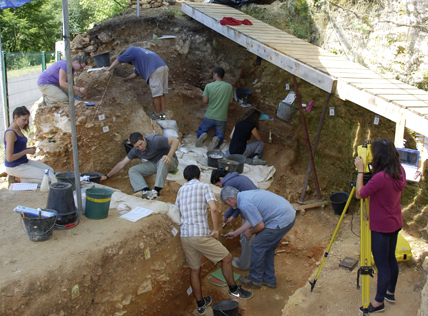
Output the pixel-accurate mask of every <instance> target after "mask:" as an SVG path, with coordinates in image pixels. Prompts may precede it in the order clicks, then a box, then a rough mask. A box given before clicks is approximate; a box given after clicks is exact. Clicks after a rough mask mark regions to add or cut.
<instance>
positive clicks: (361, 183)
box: [355, 157, 364, 199]
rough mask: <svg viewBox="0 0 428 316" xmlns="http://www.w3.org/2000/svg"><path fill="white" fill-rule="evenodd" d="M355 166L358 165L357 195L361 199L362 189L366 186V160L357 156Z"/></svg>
mask: <svg viewBox="0 0 428 316" xmlns="http://www.w3.org/2000/svg"><path fill="white" fill-rule="evenodd" d="M355 167H357V170H358V176H357V186H356V188H355V197H356V198H357V199H361V195H360V192H361V189H362V188H363V187H364V180H363V178H364V161H363V158H361V157H357V158H355Z"/></svg>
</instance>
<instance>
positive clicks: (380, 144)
mask: <svg viewBox="0 0 428 316" xmlns="http://www.w3.org/2000/svg"><path fill="white" fill-rule="evenodd" d="M371 151H372V156H373V160H372V168H373V177H372V178H371V179H370V180H369V182H367V184H366V185H364V181H363V176H364V161H363V159H362V158H361V157H357V158H355V166H356V167H357V169H358V178H357V187H356V197H357V199H365V198H367V197H369V196H370V208H369V209H370V230H371V237H372V238H371V240H372V243H371V247H372V253H373V258H374V261H375V263H376V267H377V269H378V279H377V292H376V297H375V299H374V300H372V301H371V303H370V305H369V307H368V312H369V313H376V312H381V311H383V310H384V309H385V304H384V302H383V301H384V299H385V300H387V301H388V302H391V303H395V296H394V292H395V286H396V284H397V279H398V263H397V259H396V258H395V247H396V245H397V236H398V232H399V231H400V229H401V227H402V226H403V218H402V215H401V205H400V203H401V192H402V191H403V190H404V187H405V185H406V175H405V172H404V169H403V167H401V163H400V155H399V153H398V151H397V149H395V146H394V144H393V143H392V142H391V141H390V140H389V139H387V138H381V139H378V140H376V141H374V142H373V144H372V146H371ZM360 311H361V312H363V306H361V307H360Z"/></svg>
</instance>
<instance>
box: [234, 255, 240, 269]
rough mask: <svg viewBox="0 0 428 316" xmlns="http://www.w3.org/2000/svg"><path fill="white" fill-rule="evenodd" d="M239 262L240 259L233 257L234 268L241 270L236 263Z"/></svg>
mask: <svg viewBox="0 0 428 316" xmlns="http://www.w3.org/2000/svg"><path fill="white" fill-rule="evenodd" d="M238 260H239V258H238V257H233V258H232V266H234V267H235V268H238V269H240V267H238V264H237V263H236V262H237V261H238Z"/></svg>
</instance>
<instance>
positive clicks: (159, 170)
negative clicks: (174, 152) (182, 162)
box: [128, 157, 178, 192]
mask: <svg viewBox="0 0 428 316" xmlns="http://www.w3.org/2000/svg"><path fill="white" fill-rule="evenodd" d="M177 167H178V160H177V158H175V157H173V158H172V159H171V162H170V163H169V165H166V164H164V163H163V162H162V159H160V160H159V161H158V162H157V163H154V162H151V161H145V162H143V163H140V164H138V165H135V166H133V167H132V168H130V169H129V171H128V174H129V180H130V181H131V185H132V188H133V189H134V192H138V191H141V190H142V189H144V188H146V187H147V183H146V180H144V177H147V176H150V175H152V174H155V173H156V182H155V187H158V188H163V187H164V186H165V181H166V177H167V176H168V172H170V171H174V170H176V169H177Z"/></svg>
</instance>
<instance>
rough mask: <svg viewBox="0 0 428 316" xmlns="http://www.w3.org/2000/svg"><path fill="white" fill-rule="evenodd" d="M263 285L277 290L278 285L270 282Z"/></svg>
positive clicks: (264, 282)
mask: <svg viewBox="0 0 428 316" xmlns="http://www.w3.org/2000/svg"><path fill="white" fill-rule="evenodd" d="M262 285H263V286H266V287H268V288H271V289H276V283H269V282H266V281H263V283H262Z"/></svg>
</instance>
